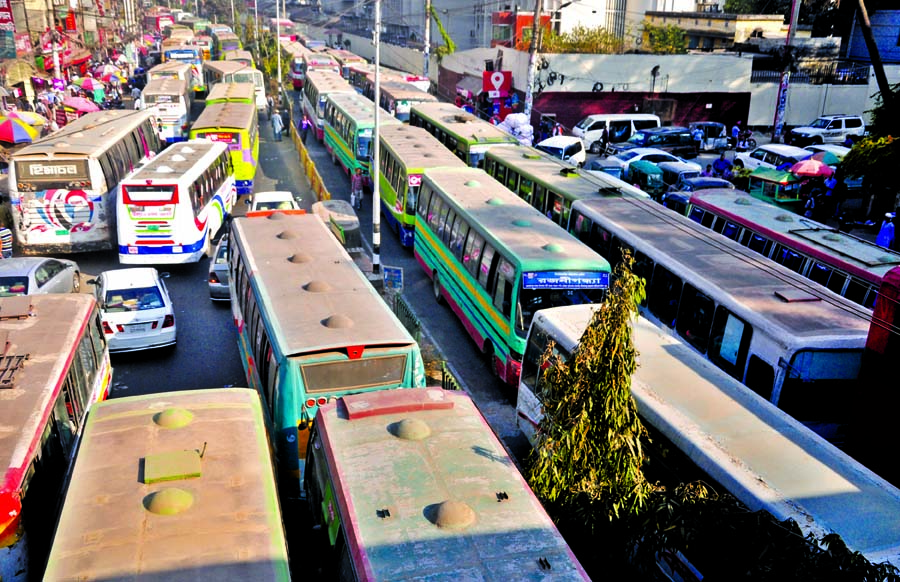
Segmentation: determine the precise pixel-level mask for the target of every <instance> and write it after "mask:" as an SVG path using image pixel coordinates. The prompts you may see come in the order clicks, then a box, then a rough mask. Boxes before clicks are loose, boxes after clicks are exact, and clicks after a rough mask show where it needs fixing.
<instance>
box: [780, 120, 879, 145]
mask: <svg viewBox="0 0 900 582" xmlns="http://www.w3.org/2000/svg"><path fill="white" fill-rule="evenodd" d="M865 133H866V124H865V122H863V119H862V117H860V116H859V115H823V116H822V117H820V118H818V119H816V120H815V121H813V122H812V123H810V124H809V125H808V126H804V127H795V128H794V129H792V130H791V133H790V137H791V145H796V146H799V147H803V146H805V145H809V144H819V143H826V142H831V143H843V142H844V140H845V139H847V136H848V135H853V136H857V137H861V136H863V135H865Z"/></svg>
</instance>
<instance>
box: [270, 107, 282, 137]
mask: <svg viewBox="0 0 900 582" xmlns="http://www.w3.org/2000/svg"><path fill="white" fill-rule="evenodd" d="M283 131H284V121H282V119H281V113H280V112H279V111H278V110H277V109H275V110H274V111H273V112H272V133H274V134H275V141H281V133H282V132H283Z"/></svg>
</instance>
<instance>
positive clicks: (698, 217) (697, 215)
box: [688, 206, 705, 224]
mask: <svg viewBox="0 0 900 582" xmlns="http://www.w3.org/2000/svg"><path fill="white" fill-rule="evenodd" d="M704 213H705V212H704V210H703V209H702V208H697V207H696V206H692V207H691V213H690V214H689V215H688V218H690V219H691V220H693V221H694V222H696V223H697V224H702V220H703V214H704Z"/></svg>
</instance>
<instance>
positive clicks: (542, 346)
mask: <svg viewBox="0 0 900 582" xmlns="http://www.w3.org/2000/svg"><path fill="white" fill-rule="evenodd" d="M547 341H548V336H547V333H546V332H545V331H544V330H543V329H541V328H539V327H537V326H536V325H533V326H532V331H531V334H529V336H528V344H527V345H526V346H525V356H524V357H523V358H522V383H523V384H525V385H526V386H528V387H529V388H531V390H532V391H533V392H534V393H535V395H537V384H538V380H539V375H540V373H541V372H542V370H541V358H542V357H543V355H544V352H545V351H546V350H547Z"/></svg>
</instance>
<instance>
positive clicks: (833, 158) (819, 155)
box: [810, 152, 843, 166]
mask: <svg viewBox="0 0 900 582" xmlns="http://www.w3.org/2000/svg"><path fill="white" fill-rule="evenodd" d="M810 159H811V160H818V161H820V162H822V163H823V164H825V165H826V166H835V165H837V164H840V163H841V160H842V159H843V158H842V157H841V156H839V155H837V154H835V153H834V152H816V153H814V154H813V155H812V157H811V158H810Z"/></svg>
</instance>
